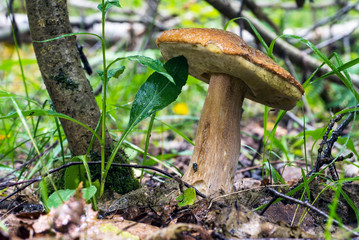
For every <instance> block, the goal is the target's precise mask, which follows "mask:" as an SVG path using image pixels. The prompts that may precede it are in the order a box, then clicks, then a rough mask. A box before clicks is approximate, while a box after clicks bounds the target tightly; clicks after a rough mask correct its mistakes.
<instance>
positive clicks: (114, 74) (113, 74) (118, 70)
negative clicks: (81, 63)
mask: <svg viewBox="0 0 359 240" xmlns="http://www.w3.org/2000/svg"><path fill="white" fill-rule="evenodd" d="M124 71H125V67H124V66H121V67H118V68H113V69H110V70H108V72H107V82H108V81H110V79H111V78H112V77H115V78H118V77H119V76H120V75H121V74H122V73H123V72H124ZM97 74H98V75H99V76H100V78H101V81H102V82H104V80H105V78H104V74H103V71H102V70H98V71H97Z"/></svg>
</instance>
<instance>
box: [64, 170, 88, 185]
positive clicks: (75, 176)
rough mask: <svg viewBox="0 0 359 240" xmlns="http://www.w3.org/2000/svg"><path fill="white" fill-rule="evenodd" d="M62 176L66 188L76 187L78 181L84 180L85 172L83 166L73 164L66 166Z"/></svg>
mask: <svg viewBox="0 0 359 240" xmlns="http://www.w3.org/2000/svg"><path fill="white" fill-rule="evenodd" d="M64 178H65V188H66V189H76V188H77V187H78V186H79V184H80V182H84V181H86V173H85V168H84V166H83V165H74V166H70V167H68V168H66V171H65V176H64ZM85 186H86V184H85Z"/></svg>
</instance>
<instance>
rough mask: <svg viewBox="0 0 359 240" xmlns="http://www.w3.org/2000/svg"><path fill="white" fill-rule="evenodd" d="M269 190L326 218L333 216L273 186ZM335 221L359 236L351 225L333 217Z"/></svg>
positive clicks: (276, 195) (278, 196) (277, 196)
mask: <svg viewBox="0 0 359 240" xmlns="http://www.w3.org/2000/svg"><path fill="white" fill-rule="evenodd" d="M267 190H268V191H269V192H270V193H271V194H273V195H274V196H275V197H276V198H283V199H286V200H288V201H290V202H292V203H296V204H299V205H302V206H304V207H306V208H309V209H311V210H313V211H314V212H317V213H318V214H320V215H322V216H323V217H325V218H326V219H329V218H331V217H330V216H329V215H328V214H326V213H325V212H323V211H322V210H320V209H318V208H316V207H314V206H313V205H311V204H309V203H308V202H303V201H300V200H298V199H296V198H293V197H290V196H287V195H285V194H283V193H280V192H278V191H276V190H275V189H273V188H269V187H268V188H267ZM333 222H334V223H335V224H337V225H338V226H340V227H342V228H344V229H345V230H347V231H349V232H351V233H352V234H354V235H355V236H359V233H358V232H355V231H353V230H352V229H350V228H349V227H347V226H345V225H344V224H342V223H340V222H338V221H337V220H336V219H333Z"/></svg>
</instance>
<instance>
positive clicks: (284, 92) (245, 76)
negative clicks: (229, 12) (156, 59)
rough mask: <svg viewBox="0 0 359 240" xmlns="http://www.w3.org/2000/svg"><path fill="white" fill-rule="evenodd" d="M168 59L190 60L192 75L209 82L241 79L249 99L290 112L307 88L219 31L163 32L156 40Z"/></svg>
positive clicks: (269, 60) (259, 52)
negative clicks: (214, 78) (225, 77)
mask: <svg viewBox="0 0 359 240" xmlns="http://www.w3.org/2000/svg"><path fill="white" fill-rule="evenodd" d="M156 44H157V46H158V47H159V48H160V50H161V53H162V55H163V57H164V58H165V59H170V58H173V57H176V56H179V55H183V56H185V57H186V58H187V61H188V64H189V73H190V74H191V75H192V76H194V77H195V78H198V79H200V80H202V81H204V82H207V83H208V82H209V79H210V76H211V74H213V73H217V74H227V75H230V76H231V77H232V78H236V79H238V80H242V81H243V82H244V83H245V84H246V86H247V87H248V89H247V91H246V96H245V97H246V98H249V99H251V100H253V101H255V102H259V103H262V104H264V105H267V106H270V107H273V108H279V109H284V110H289V109H291V108H293V107H294V106H295V105H296V103H297V101H298V100H299V99H300V98H301V97H302V95H303V94H304V89H303V87H302V86H301V85H300V83H298V82H297V81H296V80H295V79H294V78H293V77H292V76H291V75H290V74H289V73H288V72H287V71H286V70H285V69H284V68H282V67H281V66H279V65H278V64H276V63H275V62H274V61H273V60H272V59H271V58H269V57H268V56H267V55H266V54H264V53H263V52H261V51H259V50H256V49H254V48H252V47H250V46H248V45H247V44H246V43H245V42H244V41H243V40H242V39H241V38H240V37H239V36H237V35H236V34H234V33H231V32H227V31H224V30H220V29H206V28H184V29H173V30H168V31H165V32H163V33H162V35H161V36H160V37H158V38H157V41H156Z"/></svg>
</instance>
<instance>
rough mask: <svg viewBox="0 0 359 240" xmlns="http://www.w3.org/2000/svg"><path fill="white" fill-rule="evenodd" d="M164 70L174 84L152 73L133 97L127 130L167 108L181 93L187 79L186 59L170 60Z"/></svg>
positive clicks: (156, 73)
mask: <svg viewBox="0 0 359 240" xmlns="http://www.w3.org/2000/svg"><path fill="white" fill-rule="evenodd" d="M164 68H165V70H166V71H167V72H168V73H169V74H170V75H171V76H172V78H173V79H174V81H175V84H173V83H172V82H170V81H169V80H168V78H167V77H165V76H164V75H162V74H160V73H158V72H154V73H153V74H152V75H151V76H150V77H149V78H148V79H147V81H146V82H145V83H144V84H143V85H142V86H141V87H140V89H139V90H138V92H137V94H136V96H135V100H134V102H133V104H132V108H131V113H130V121H129V124H128V127H129V129H131V128H133V127H134V126H135V125H136V124H138V123H139V122H140V121H142V120H143V119H145V118H147V117H149V116H151V115H152V114H153V113H155V112H157V111H159V110H161V109H163V108H164V107H166V106H168V105H169V104H170V103H172V102H173V101H175V100H176V99H177V97H178V95H179V94H180V93H181V90H182V87H183V86H184V85H185V84H186V81H187V77H188V63H187V60H186V58H185V57H183V56H179V57H175V58H172V59H170V60H169V61H167V62H166V63H165V65H164Z"/></svg>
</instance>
